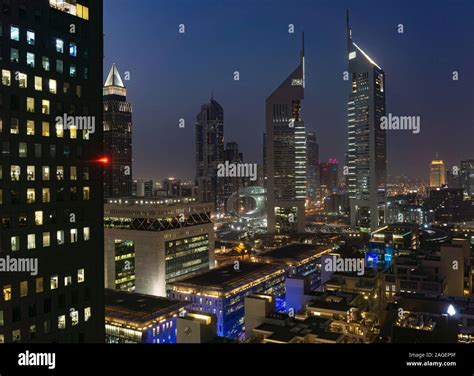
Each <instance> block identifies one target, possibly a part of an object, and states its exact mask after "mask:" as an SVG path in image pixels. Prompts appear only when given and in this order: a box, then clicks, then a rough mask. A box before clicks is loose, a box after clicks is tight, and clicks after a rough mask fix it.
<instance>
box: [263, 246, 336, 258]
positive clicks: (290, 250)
mask: <svg viewBox="0 0 474 376" xmlns="http://www.w3.org/2000/svg"><path fill="white" fill-rule="evenodd" d="M327 250H329V251H331V248H328V247H318V246H315V245H312V244H301V243H295V244H289V245H285V246H283V247H280V248H275V249H272V250H270V251H268V252H265V253H262V254H260V255H258V257H264V258H271V259H275V260H292V261H301V260H304V259H307V258H309V257H313V256H316V255H318V254H322V253H324V252H325V251H327Z"/></svg>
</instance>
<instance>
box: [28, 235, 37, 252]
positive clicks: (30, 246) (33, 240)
mask: <svg viewBox="0 0 474 376" xmlns="http://www.w3.org/2000/svg"><path fill="white" fill-rule="evenodd" d="M27 247H28V249H35V248H36V236H35V234H28V244H27Z"/></svg>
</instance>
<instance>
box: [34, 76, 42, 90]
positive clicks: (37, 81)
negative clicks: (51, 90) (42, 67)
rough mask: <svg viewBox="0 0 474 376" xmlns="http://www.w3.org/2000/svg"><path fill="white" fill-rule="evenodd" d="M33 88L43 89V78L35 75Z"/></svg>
mask: <svg viewBox="0 0 474 376" xmlns="http://www.w3.org/2000/svg"><path fill="white" fill-rule="evenodd" d="M35 90H36V91H42V90H43V78H42V77H39V76H35Z"/></svg>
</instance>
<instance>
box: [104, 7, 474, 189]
mask: <svg viewBox="0 0 474 376" xmlns="http://www.w3.org/2000/svg"><path fill="white" fill-rule="evenodd" d="M117 3H118V4H117ZM122 3H123V4H122ZM262 3H265V2H262ZM277 3H278V4H280V5H282V6H285V5H286V4H287V2H286V1H277ZM373 3H374V2H373V1H363V2H361V3H358V5H357V6H354V5H353V4H351V2H344V3H343V4H341V5H340V6H337V7H336V6H334V7H328V6H325V5H320V4H310V3H309V2H306V1H299V2H298V7H297V8H298V10H299V14H293V12H292V9H291V8H288V13H289V14H286V15H284V16H279V15H275V17H271V20H267V18H265V19H264V20H263V19H262V20H261V21H259V22H260V23H258V22H257V19H260V18H261V17H259V16H260V15H261V12H262V11H263V8H264V7H263V6H261V5H254V4H246V6H245V7H242V9H241V10H240V11H238V10H236V5H235V4H236V3H235V2H232V1H230V2H228V4H226V6H225V7H221V8H219V7H218V8H217V9H218V10H219V11H220V12H224V13H225V14H223V16H222V17H224V16H227V13H228V12H231V13H233V15H232V16H230V18H229V17H225V19H226V23H221V22H220V21H219V18H216V17H211V18H212V19H213V22H212V25H209V24H206V25H199V24H196V19H197V18H198V17H199V15H200V14H201V13H200V12H203V11H207V12H209V11H211V9H213V8H212V6H213V5H215V2H213V1H204V2H200V7H197V6H194V5H193V4H191V3H189V2H186V1H183V2H179V3H178V4H177V5H170V4H169V3H166V2H153V3H149V2H146V1H144V2H141V3H140V6H139V7H129V5H127V3H126V2H121V1H116V2H114V3H113V5H114V6H113V7H112V8H110V5H111V4H110V2H108V1H106V2H105V7H106V10H107V11H106V12H105V13H106V17H105V30H106V43H105V45H106V60H105V66H106V67H107V66H110V64H112V63H113V62H115V63H117V64H118V66H119V67H120V69H121V73H122V74H123V73H124V72H130V81H127V82H126V86H127V87H129V96H130V101H131V102H132V103H136V106H135V113H134V117H135V119H136V121H135V123H136V125H135V127H136V128H135V129H136V137H135V138H134V144H135V145H137V146H138V152H137V153H136V154H135V156H134V162H135V164H134V165H135V166H136V170H135V171H136V176H135V177H137V178H150V179H160V180H161V179H162V178H165V177H167V176H176V175H177V177H180V178H182V179H185V180H186V179H190V180H191V179H193V175H194V174H193V168H192V161H193V160H194V155H193V147H192V145H193V143H194V139H193V138H194V117H195V111H196V110H195V109H196V108H198V106H200V105H201V104H202V103H205V102H206V101H207V100H208V98H209V96H210V93H211V92H212V91H213V92H214V96H215V98H216V99H217V100H218V101H219V102H220V103H221V104H222V106H223V107H224V108H225V110H226V114H227V115H226V139H225V141H226V142H227V141H230V140H233V141H236V142H238V143H239V144H241V145H242V151H243V153H244V155H245V156H246V161H248V162H252V163H262V157H261V155H262V147H263V146H262V141H261V140H262V138H261V133H263V130H264V125H265V120H264V112H265V111H264V100H265V93H268V92H270V91H271V90H272V88H273V86H274V85H275V83H276V82H277V81H276V78H275V77H281V76H282V75H284V74H285V67H287V66H289V65H290V64H291V63H292V59H291V57H292V56H294V54H295V53H297V51H298V50H297V49H298V39H299V35H300V32H301V31H305V33H306V40H307V42H306V46H307V47H306V50H307V53H306V55H307V81H308V84H307V103H309V105H308V106H306V108H305V109H304V111H303V117H304V118H305V119H306V124H307V128H308V131H314V132H316V135H317V137H318V140H319V142H320V144H321V159H328V158H336V159H338V160H339V161H343V160H344V152H345V148H346V127H345V119H346V112H345V109H346V104H345V102H346V101H347V98H346V99H345V98H344V97H345V93H346V88H347V82H346V81H344V80H343V72H344V71H345V70H346V69H347V67H346V60H347V58H345V53H344V51H345V40H344V34H345V26H344V23H345V9H346V8H347V7H348V8H351V14H352V24H353V28H357V37H358V39H359V40H363V41H364V50H365V52H367V54H368V55H369V56H371V57H373V58H374V60H376V61H377V63H379V64H381V65H382V66H383V67H384V70H385V71H387V72H389V76H388V78H387V80H388V88H387V90H388V91H390V93H391V95H390V96H389V97H388V98H387V112H388V113H392V114H394V115H400V116H404V115H406V116H420V118H421V132H420V134H413V133H411V132H408V131H398V132H397V131H388V132H387V133H388V134H387V139H388V173H389V175H391V176H395V175H400V174H407V175H409V176H417V177H422V178H424V179H426V180H427V179H428V175H429V169H428V167H427V166H429V162H430V161H431V160H432V159H433V158H434V157H435V154H436V153H439V158H440V159H444V160H445V162H446V164H447V166H452V165H456V164H458V163H459V161H460V160H462V159H468V158H471V157H472V156H471V155H469V152H470V149H469V142H468V139H469V138H470V137H469V136H470V135H471V132H472V135H474V127H473V126H472V124H473V113H472V110H470V109H469V103H470V102H472V97H473V94H472V93H471V92H469V90H468V89H469V85H470V84H471V83H472V81H473V77H472V74H471V73H470V72H469V71H468V70H467V67H468V61H469V59H470V57H472V54H473V53H472V51H471V50H469V49H468V40H469V35H470V33H472V31H471V30H469V28H468V27H467V25H468V23H467V22H468V20H467V17H465V16H463V13H466V12H459V11H458V12H456V9H457V10H459V9H464V8H465V9H466V10H467V9H469V7H470V6H471V5H469V4H468V3H467V2H465V1H459V2H456V3H455V4H454V5H455V6H453V7H452V8H449V9H447V10H446V11H444V10H443V8H441V7H439V6H437V5H433V6H431V7H430V8H423V4H426V2H423V1H422V2H421V5H420V4H417V5H416V6H415V5H413V6H411V7H410V8H409V11H401V10H397V9H393V6H392V5H390V3H388V4H387V5H384V12H385V13H386V17H384V20H380V19H379V18H378V17H376V14H375V11H374V10H371V8H370V5H371V4H373ZM122 5H123V6H122ZM463 7H464V8H463ZM109 8H110V9H109ZM306 8H307V9H306ZM302 9H303V10H307V12H302ZM124 10H127V11H124ZM143 12H156V14H157V15H158V16H157V17H158V19H157V23H156V24H153V25H149V26H148V25H145V29H137V30H132V31H131V32H129V33H128V34H124V33H123V30H119V28H118V26H119V23H120V20H121V17H124V16H125V14H126V16H127V17H128V19H130V18H131V19H133V18H134V17H138V16H139V15H141V14H143ZM445 12H448V13H449V17H445V18H444V16H445V15H446V14H445ZM122 13H123V14H122ZM303 13H304V15H303ZM315 13H316V14H315ZM160 15H162V16H160ZM272 15H273V13H272ZM441 16H443V18H441ZM242 17H247V19H248V21H246V24H248V25H249V26H248V28H247V29H245V30H240V31H239V32H236V31H232V30H231V29H232V24H233V23H234V22H239V21H240V20H241V18H242ZM162 18H163V19H162ZM326 19H327V20H326ZM428 20H429V21H430V22H428ZM158 21H159V22H158ZM254 21H255V22H254ZM310 21H311V22H310ZM441 21H442V23H440V22H441ZM128 22H130V21H128ZM290 23H293V24H294V26H295V33H294V34H290V33H288V24H290ZM180 24H184V26H185V34H182V35H181V34H179V33H178V26H179V25H180ZM399 24H403V26H404V33H403V34H398V32H397V31H398V29H397V26H398V25H399ZM107 30H110V36H109V33H108V32H107ZM216 30H218V32H217V33H216V32H215V31H216ZM152 31H153V32H156V33H158V34H159V35H160V40H161V41H162V42H163V43H161V44H160V46H159V47H158V48H156V49H152V50H150V49H146V51H145V50H143V49H142V48H141V47H140V45H139V44H134V45H133V46H132V44H131V43H132V41H131V39H130V38H132V37H135V38H136V39H137V40H139V39H140V38H142V37H144V35H145V34H146V33H148V32H152ZM112 35H113V36H114V38H112V37H111V36H112ZM179 38H182V40H180V39H179ZM209 38H211V39H210V40H211V42H212V43H206V46H201V45H200V43H199V41H200V40H209ZM428 39H436V40H437V41H438V45H439V46H442V47H441V49H439V48H437V49H433V48H432V47H430V45H427V44H426V43H423V40H428ZM119 42H120V43H121V44H122V43H125V44H126V45H129V46H131V51H130V50H129V49H124V50H125V51H123V53H122V51H121V50H120V49H119V48H117V47H116V46H117V43H119ZM129 42H130V43H129ZM275 44H277V45H278V48H280V49H281V51H282V53H281V54H280V53H279V56H281V57H280V58H279V59H273V58H272V55H273V53H272V49H273V48H275ZM196 46H200V47H199V49H200V50H201V51H202V52H201V53H199V54H197V55H196V53H197V52H198V50H199V49H198V48H197V47H196ZM248 49H250V52H251V53H249V54H246V53H245V51H246V50H248ZM439 51H441V52H444V53H443V54H441V56H438V55H440V53H439ZM125 52H127V55H128V56H133V55H136V56H138V58H137V59H135V58H134V59H133V61H131V60H130V58H128V57H127V56H125ZM128 52H133V53H132V54H129V53H128ZM201 54H202V55H203V56H200V55H201ZM321 56H323V57H324V58H321ZM191 59H192V60H191ZM189 61H193V64H189ZM203 64H210V66H209V68H210V69H207V67H206V66H204V65H203ZM455 70H456V71H458V73H459V80H458V81H453V80H452V74H453V71H455ZM235 71H239V73H240V81H234V80H233V78H234V77H233V73H234V72H235ZM322 72H324V74H323V73H322ZM326 72H327V73H326ZM443 75H444V76H443ZM443 77H444V79H443ZM182 78H184V79H182ZM171 79H173V82H174V84H172V83H171V82H170V80H171ZM414 82H419V83H420V84H419V85H414V84H413V83H414ZM177 83H178V84H177ZM406 85H410V90H409V91H408V93H405V92H404V91H403V90H404V87H405V86H406ZM433 85H435V86H433ZM255 86H257V87H255ZM164 88H166V89H164ZM150 90H154V91H155V92H154V94H156V97H154V98H155V99H154V100H153V103H151V101H150V100H149V99H147V95H146V93H147V92H149V91H150ZM439 92H442V93H446V95H439ZM243 93H245V95H244V94H243ZM448 94H449V95H448ZM148 97H149V95H148ZM242 108H245V109H246V110H245V111H241V109H242ZM433 108H435V109H439V108H443V109H444V110H443V111H442V112H441V111H436V112H435V111H432V109H433ZM180 119H184V120H185V121H186V127H185V129H180V128H179V120H180ZM448 124H449V125H448ZM448 126H449V129H450V130H452V129H454V130H456V129H457V130H458V132H459V133H460V134H462V135H463V137H462V138H459V139H457V140H456V143H449V144H447V143H446V142H445V138H444V137H443V135H444V134H445V133H443V130H444V132H447V129H448ZM153 132H158V133H159V136H156V135H152V134H153ZM464 136H465V137H464ZM156 145H159V148H157V147H156ZM401 149H403V150H404V151H405V152H404V153H399V152H398V151H399V150H401ZM151 150H154V151H153V152H150V151H151ZM155 150H156V151H155ZM176 150H180V151H179V153H180V155H179V158H173V159H172V161H171V160H169V159H168V158H166V156H168V155H169V154H170V153H171V152H176ZM165 161H166V162H165Z"/></svg>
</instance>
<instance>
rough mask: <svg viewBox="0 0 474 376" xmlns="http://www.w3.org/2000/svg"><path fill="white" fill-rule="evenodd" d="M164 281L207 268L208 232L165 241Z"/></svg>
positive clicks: (171, 280) (173, 279)
mask: <svg viewBox="0 0 474 376" xmlns="http://www.w3.org/2000/svg"><path fill="white" fill-rule="evenodd" d="M165 252H166V282H167V283H168V282H173V281H175V280H176V279H178V278H181V277H183V276H185V275H188V274H190V273H193V272H196V271H198V270H204V269H209V234H202V235H198V236H194V237H192V238H185V239H179V240H174V241H169V242H166V250H165Z"/></svg>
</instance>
